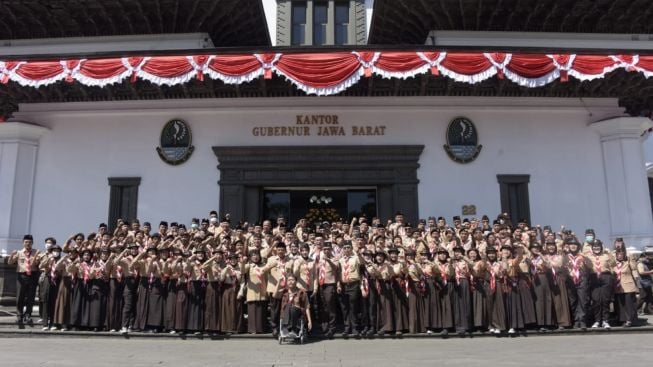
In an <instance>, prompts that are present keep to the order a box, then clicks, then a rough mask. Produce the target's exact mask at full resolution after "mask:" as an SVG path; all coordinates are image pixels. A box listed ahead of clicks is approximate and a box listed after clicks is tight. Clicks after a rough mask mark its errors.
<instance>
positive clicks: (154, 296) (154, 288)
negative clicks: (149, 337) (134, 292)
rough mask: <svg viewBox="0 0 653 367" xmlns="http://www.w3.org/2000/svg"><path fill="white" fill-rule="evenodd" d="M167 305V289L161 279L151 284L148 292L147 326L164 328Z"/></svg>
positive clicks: (156, 279)
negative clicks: (164, 310)
mask: <svg viewBox="0 0 653 367" xmlns="http://www.w3.org/2000/svg"><path fill="white" fill-rule="evenodd" d="M164 305H165V288H164V287H163V283H161V279H160V278H155V279H154V281H153V282H152V284H149V288H148V291H147V326H148V327H151V328H155V329H162V328H163V307H164Z"/></svg>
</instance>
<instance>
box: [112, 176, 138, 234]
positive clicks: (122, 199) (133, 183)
mask: <svg viewBox="0 0 653 367" xmlns="http://www.w3.org/2000/svg"><path fill="white" fill-rule="evenodd" d="M140 184H141V178H140V177H109V186H111V191H110V193H109V222H108V224H109V230H110V231H113V230H114V229H115V228H116V221H117V220H118V218H122V219H123V220H125V221H132V220H134V219H136V209H137V208H138V186H139V185H140Z"/></svg>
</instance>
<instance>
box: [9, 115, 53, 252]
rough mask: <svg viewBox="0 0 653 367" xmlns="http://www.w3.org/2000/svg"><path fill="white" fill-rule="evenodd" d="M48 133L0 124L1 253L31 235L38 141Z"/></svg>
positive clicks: (34, 127)
mask: <svg viewBox="0 0 653 367" xmlns="http://www.w3.org/2000/svg"><path fill="white" fill-rule="evenodd" d="M47 131H48V129H47V128H44V127H42V126H38V125H34V124H29V123H24V122H0V252H2V250H5V251H7V252H8V253H9V252H11V251H12V250H14V249H19V248H20V247H21V244H22V238H23V235H25V234H26V233H29V232H30V224H31V223H30V222H31V217H32V196H33V189H34V175H35V173H36V157H37V152H38V147H39V139H40V137H41V136H42V135H43V134H44V133H45V132H47ZM39 240H42V239H39Z"/></svg>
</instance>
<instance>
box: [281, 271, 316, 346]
mask: <svg viewBox="0 0 653 367" xmlns="http://www.w3.org/2000/svg"><path fill="white" fill-rule="evenodd" d="M302 322H304V325H306V331H310V330H311V329H312V328H313V321H312V320H311V312H310V303H309V301H308V295H307V294H306V292H305V291H304V290H302V289H299V288H298V287H297V278H296V277H295V276H294V275H292V274H290V275H287V277H286V289H285V290H284V292H283V296H282V298H281V322H280V323H279V324H280V325H281V329H282V334H286V335H288V336H294V337H300V336H301V333H302V332H305V331H302Z"/></svg>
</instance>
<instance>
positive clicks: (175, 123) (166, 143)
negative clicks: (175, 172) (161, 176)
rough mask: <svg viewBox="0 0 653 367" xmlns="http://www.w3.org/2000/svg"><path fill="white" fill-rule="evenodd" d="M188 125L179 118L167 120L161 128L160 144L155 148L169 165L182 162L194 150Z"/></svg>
mask: <svg viewBox="0 0 653 367" xmlns="http://www.w3.org/2000/svg"><path fill="white" fill-rule="evenodd" d="M191 142H192V137H191V133H190V128H189V127H188V125H187V124H186V123H185V122H184V121H183V120H180V119H174V120H170V121H168V123H166V124H165V126H163V130H161V138H160V146H159V147H157V148H156V151H157V152H158V153H159V157H161V159H162V160H163V161H164V162H166V163H168V164H171V165H178V164H181V163H184V162H185V161H186V160H188V158H189V157H190V155H191V154H192V153H193V150H195V147H194V146H192V145H191Z"/></svg>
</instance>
